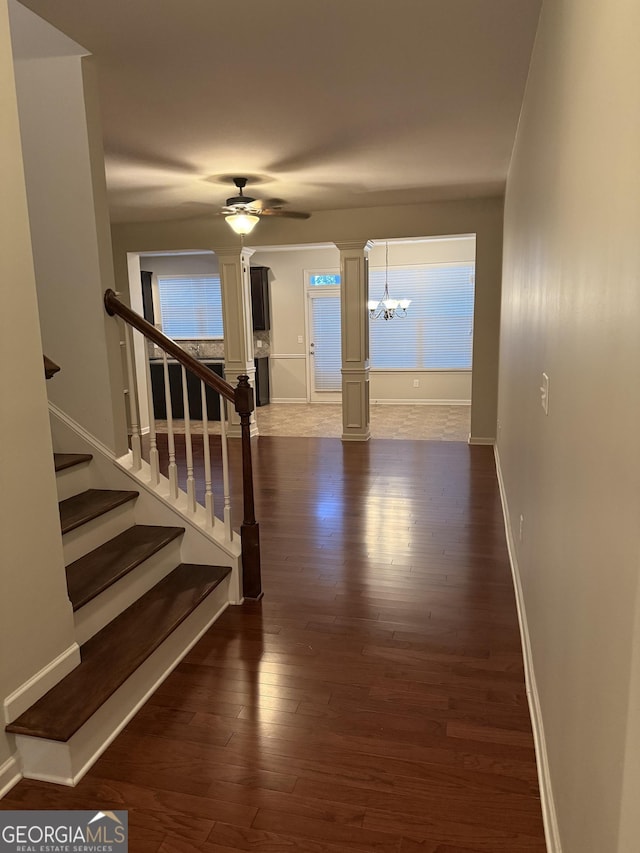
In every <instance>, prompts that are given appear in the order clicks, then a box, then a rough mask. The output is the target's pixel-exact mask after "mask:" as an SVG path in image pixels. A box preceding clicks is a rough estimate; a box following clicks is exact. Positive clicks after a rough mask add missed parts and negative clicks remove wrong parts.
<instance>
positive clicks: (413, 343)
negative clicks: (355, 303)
mask: <svg viewBox="0 0 640 853" xmlns="http://www.w3.org/2000/svg"><path fill="white" fill-rule="evenodd" d="M384 279H385V271H384V269H372V270H370V272H369V299H380V298H381V296H382V292H383V290H384ZM388 282H389V294H390V296H391V298H392V299H410V300H411V305H410V306H409V309H408V313H407V316H406V317H403V318H395V319H393V320H387V321H385V320H382V319H380V320H372V321H371V322H370V324H369V343H370V351H371V353H370V355H371V366H372V367H374V368H376V367H378V368H413V369H418V370H420V369H427V370H428V369H445V370H446V369H448V370H468V369H470V368H471V356H472V344H473V298H474V264H472V263H467V264H456V265H446V266H435V265H429V266H420V267H390V268H389V271H388Z"/></svg>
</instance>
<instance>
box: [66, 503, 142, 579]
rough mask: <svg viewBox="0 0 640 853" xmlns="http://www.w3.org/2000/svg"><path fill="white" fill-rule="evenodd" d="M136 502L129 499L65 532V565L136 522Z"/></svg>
mask: <svg viewBox="0 0 640 853" xmlns="http://www.w3.org/2000/svg"><path fill="white" fill-rule="evenodd" d="M134 503H135V501H129V502H128V503H126V504H122V505H121V506H117V507H116V508H115V509H112V510H110V511H109V512H106V513H105V514H104V515H101V516H99V517H98V518H94V519H93V521H88V522H87V523H86V524H83V525H81V526H80V527H77V528H76V529H75V530H71V531H69V533H65V534H64V536H63V537H62V550H63V553H64V564H65V566H68V565H69V563H73V561H74V560H78V559H79V558H80V557H84V555H85V554H88V553H89V551H93V549H94V548H97V547H98V545H104V543H105V542H107V541H108V540H109V539H113V537H114V536H117V535H118V534H119V533H123V532H124V531H125V530H127V528H129V527H132V526H133V525H134V524H135V523H136V522H135V517H134Z"/></svg>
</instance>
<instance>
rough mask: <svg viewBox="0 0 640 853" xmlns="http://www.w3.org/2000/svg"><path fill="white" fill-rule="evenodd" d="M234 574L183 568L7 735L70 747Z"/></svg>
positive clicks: (92, 645) (84, 649) (110, 629)
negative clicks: (133, 674)
mask: <svg viewBox="0 0 640 853" xmlns="http://www.w3.org/2000/svg"><path fill="white" fill-rule="evenodd" d="M230 572H231V569H230V568H228V567H227V566H203V565H197V564H193V563H181V564H180V565H179V566H178V567H177V568H175V569H174V570H173V571H172V572H171V574H169V575H167V577H166V578H164V579H163V580H161V581H160V583H158V584H156V586H154V587H153V589H151V590H149V592H147V593H146V594H145V595H143V596H142V597H141V598H139V599H138V600H137V601H136V602H134V603H133V604H132V605H131V607H129V608H127V610H125V611H124V612H123V613H121V614H120V616H118V617H116V619H114V620H113V622H110V623H109V624H108V625H107V626H106V627H105V628H103V629H102V631H99V632H98V633H97V634H96V635H95V636H94V637H92V638H91V639H90V640H88V641H87V642H86V643H85V644H84V645H83V646H81V648H80V655H81V659H82V661H81V663H80V665H79V666H77V667H76V669H74V670H73V672H71V673H69V675H67V676H66V677H65V678H63V679H62V681H61V682H60V683H59V684H57V685H56V686H55V687H54V688H52V689H51V690H50V691H49V692H48V693H46V694H45V695H44V696H43V697H42V698H41V699H39V700H38V701H37V702H36V703H35V704H34V705H32V706H31V707H30V708H29V709H28V710H26V711H25V712H24V713H23V714H22V715H21V716H20V717H18V719H17V720H15V721H14V722H13V723H11V724H10V725H8V726H7V731H9V732H12V733H13V734H20V735H29V736H31V737H40V738H47V739H48V740H55V741H63V742H66V741H68V740H69V738H71V737H72V736H73V735H74V734H75V733H76V732H77V731H78V729H80V727H81V726H83V725H84V723H86V722H87V720H88V719H89V718H90V717H91V716H92V715H93V714H94V713H95V712H96V711H97V710H98V708H100V706H101V705H103V704H104V702H106V700H107V699H108V698H109V697H110V696H111V695H112V694H113V693H115V691H116V690H117V689H118V688H119V687H120V686H121V685H122V684H123V683H124V682H125V681H126V679H127V678H128V677H129V676H130V675H131V674H132V673H133V672H135V670H136V669H137V668H138V667H139V666H140V665H141V664H142V663H143V662H144V661H145V660H146V659H147V658H148V657H149V656H150V655H151V654H152V653H153V652H154V651H155V650H156V649H157V648H158V646H160V644H161V643H162V642H163V640H165V639H166V638H167V637H168V636H169V635H170V634H171V632H172V631H174V630H175V629H176V628H177V627H178V625H180V624H181V622H183V621H184V620H185V619H186V618H187V617H188V616H189V614H190V613H192V612H193V610H195V608H196V607H197V606H198V604H200V602H202V601H203V600H204V599H205V598H206V597H207V595H209V593H211V592H212V591H213V590H214V589H215V588H216V587H217V586H218V584H220V583H221V581H223V580H224V578H225V577H227V575H228V574H230Z"/></svg>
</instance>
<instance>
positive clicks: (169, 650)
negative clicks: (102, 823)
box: [16, 578, 229, 785]
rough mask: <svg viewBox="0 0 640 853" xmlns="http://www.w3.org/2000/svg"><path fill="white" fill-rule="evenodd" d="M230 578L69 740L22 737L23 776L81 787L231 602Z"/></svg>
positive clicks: (19, 738)
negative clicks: (139, 711) (133, 718)
mask: <svg viewBox="0 0 640 853" xmlns="http://www.w3.org/2000/svg"><path fill="white" fill-rule="evenodd" d="M228 581H229V579H228V578H226V579H225V580H224V581H223V582H222V583H221V584H219V585H218V586H217V587H216V589H215V590H214V591H213V592H212V593H211V595H209V596H208V597H207V598H206V599H205V601H203V602H202V604H201V605H200V606H199V607H198V608H196V610H194V612H193V613H192V614H191V615H190V616H189V617H188V618H187V619H185V621H184V622H183V623H182V624H181V625H179V626H178V628H176V630H175V631H174V632H173V633H172V634H171V636H170V637H167V639H166V640H165V641H164V643H162V645H161V646H160V647H159V648H158V649H156V651H155V652H154V653H153V654H152V655H151V657H149V658H148V659H147V660H146V661H145V662H144V663H143V664H142V665H141V666H140V667H139V668H138V669H137V670H136V671H135V672H134V673H133V675H132V676H131V677H130V678H128V679H127V681H126V682H125V683H124V684H123V685H122V687H120V688H119V689H118V690H117V691H116V692H115V693H114V694H113V695H112V696H111V697H110V698H109V699H108V700H107V701H106V702H105V703H104V705H102V706H101V707H100V708H99V709H98V711H96V713H95V714H94V715H93V716H92V717H91V719H90V720H88V721H87V722H86V723H85V724H84V726H82V728H81V729H79V731H77V732H76V734H75V735H73V737H72V738H71V739H70V740H69V741H67V742H66V743H60V742H58V741H51V740H45V739H44V738H32V737H26V736H25V735H16V746H17V748H18V750H19V752H20V755H21V757H22V766H23V775H24V776H25V777H26V778H27V779H41V780H42V781H45V782H56V783H58V784H61V785H76V784H77V783H78V782H79V781H80V779H81V778H82V777H83V776H84V774H85V773H86V772H87V771H88V770H89V769H90V768H91V766H92V765H93V764H94V763H95V762H96V761H97V759H98V758H99V757H100V755H102V753H103V752H104V750H105V749H106V748H107V747H108V746H109V744H110V743H111V741H112V740H113V739H114V738H115V737H116V735H117V734H118V733H119V732H120V731H121V730H122V729H123V728H124V726H125V725H126V724H127V722H128V721H129V720H130V719H131V717H133V715H134V714H135V713H136V711H137V710H138V709H139V708H140V707H141V706H142V705H143V704H144V702H145V701H146V700H147V699H148V697H149V696H150V695H151V694H152V693H153V692H154V690H156V688H157V687H158V685H159V684H161V683H162V682H163V681H164V680H165V678H166V677H167V676H168V675H169V673H170V672H171V671H172V670H173V669H174V668H175V667H176V666H177V664H178V663H179V662H180V661H181V660H182V658H183V657H184V656H185V655H186V654H187V652H188V651H189V649H191V647H192V646H194V645H195V643H196V642H197V641H198V640H199V639H200V637H201V636H202V635H203V634H204V633H205V631H206V630H207V629H208V628H209V627H210V626H211V625H213V623H214V622H215V621H216V619H217V618H218V617H219V616H220V614H221V613H222V612H223V611H224V610H225V609H226V608H227V605H228V595H229V590H228Z"/></svg>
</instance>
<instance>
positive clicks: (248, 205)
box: [218, 178, 311, 235]
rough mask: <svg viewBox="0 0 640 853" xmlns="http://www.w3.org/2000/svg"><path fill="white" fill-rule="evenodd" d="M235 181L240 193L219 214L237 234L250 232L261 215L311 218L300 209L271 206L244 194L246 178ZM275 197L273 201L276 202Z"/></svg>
mask: <svg viewBox="0 0 640 853" xmlns="http://www.w3.org/2000/svg"><path fill="white" fill-rule="evenodd" d="M232 180H233V183H234V184H235V185H236V187H237V189H238V195H234V196H231V198H228V199H227V203H226V204H225V206H224V207H223V208H222V210H221V211H220V213H219V214H218V215H219V216H224V218H225V219H226V221H227V222H228V223H229V225H230V226H231V227H232V228H233V230H234V231H235V232H236V234H243V235H244V234H249V233H250V232H251V231H252V230H253V228H254V226H255V225H256V224H257V222H258V221H259V220H260V217H261V216H285V217H288V218H289V219H309V217H310V216H311V214H310V213H301V212H300V211H298V210H284V209H283V208H281V207H279V206H278V207H275V206H274V207H269V202H268V201H266V202H265V201H262V200H260V199H255V198H252V197H251V196H248V195H245V194H244V188H245V187H246V185H247V179H246V178H233V179H232ZM275 201H276V200H275V199H273V200H272V201H271V203H272V204H274V203H275Z"/></svg>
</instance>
